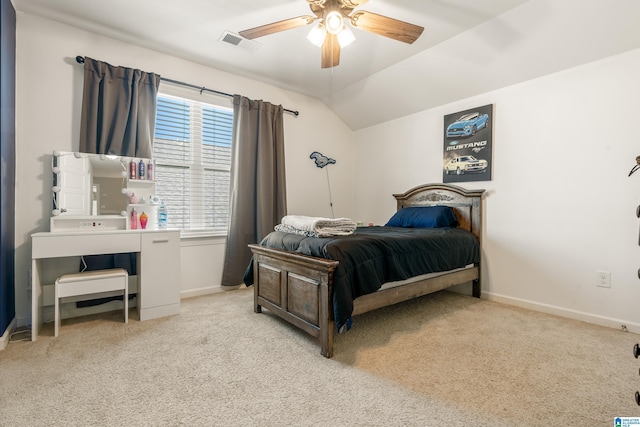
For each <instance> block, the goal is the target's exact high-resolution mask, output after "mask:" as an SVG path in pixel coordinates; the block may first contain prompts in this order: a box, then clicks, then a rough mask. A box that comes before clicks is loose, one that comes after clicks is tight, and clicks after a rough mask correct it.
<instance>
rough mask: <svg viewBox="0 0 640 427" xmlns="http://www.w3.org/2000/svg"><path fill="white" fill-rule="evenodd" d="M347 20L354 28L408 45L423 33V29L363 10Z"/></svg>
mask: <svg viewBox="0 0 640 427" xmlns="http://www.w3.org/2000/svg"><path fill="white" fill-rule="evenodd" d="M349 19H350V20H351V25H353V26H354V27H355V28H358V29H360V30H365V31H369V32H372V33H374V34H378V35H380V36H384V37H389V38H391V39H394V40H398V41H401V42H404V43H409V44H411V43H413V42H414V41H416V40H417V39H418V37H420V34H422V32H423V31H424V28H423V27H420V26H418V25H414V24H409V23H408V22H404V21H400V20H398V19H393V18H389V17H388V16H383V15H378V14H375V13H372V12H367V11H365V10H359V11H357V12H354V13H353V14H351V15H350V16H349Z"/></svg>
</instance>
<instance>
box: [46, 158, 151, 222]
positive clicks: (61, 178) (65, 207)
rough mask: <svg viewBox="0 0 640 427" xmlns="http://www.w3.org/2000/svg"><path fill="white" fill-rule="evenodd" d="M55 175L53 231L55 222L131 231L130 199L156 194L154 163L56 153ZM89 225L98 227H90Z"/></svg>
mask: <svg viewBox="0 0 640 427" xmlns="http://www.w3.org/2000/svg"><path fill="white" fill-rule="evenodd" d="M52 171H53V210H52V221H51V228H52V230H51V231H54V222H57V223H58V224H62V223H65V224H71V226H70V227H71V228H76V227H77V228H95V227H100V228H103V229H110V228H116V229H122V228H129V227H130V224H129V222H128V217H129V215H130V211H131V209H133V208H132V206H131V205H130V203H129V202H131V198H129V197H128V196H129V195H130V194H132V193H134V194H136V195H137V196H136V199H137V198H138V197H149V196H150V195H153V194H154V193H155V182H154V180H153V178H154V176H153V162H152V160H150V159H142V158H130V157H120V156H110V155H104V154H90V153H78V152H68V151H55V152H54V153H53V157H52ZM135 203H138V200H135ZM62 217H64V220H63V218H62ZM72 217H73V220H75V221H72ZM54 219H56V221H54ZM83 219H86V220H87V221H82V220H83ZM94 220H95V221H98V222H97V223H96V222H95V221H94ZM88 221H90V222H91V223H92V224H98V225H97V226H96V225H93V226H92V227H89V226H88V225H87V224H89V222H88ZM76 223H77V224H76ZM64 228H65V229H67V228H69V227H68V226H65V227H64Z"/></svg>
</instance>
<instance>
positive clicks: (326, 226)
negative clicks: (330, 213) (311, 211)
mask: <svg viewBox="0 0 640 427" xmlns="http://www.w3.org/2000/svg"><path fill="white" fill-rule="evenodd" d="M281 224H282V225H283V226H284V227H282V228H287V229H296V230H300V231H302V232H308V233H312V234H311V235H313V236H316V237H330V236H347V235H350V234H353V233H354V232H355V230H356V223H355V222H354V221H353V220H351V219H349V218H322V217H313V216H303V215H287V216H285V217H284V218H282V221H281Z"/></svg>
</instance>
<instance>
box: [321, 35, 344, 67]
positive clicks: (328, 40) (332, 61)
mask: <svg viewBox="0 0 640 427" xmlns="http://www.w3.org/2000/svg"><path fill="white" fill-rule="evenodd" d="M336 65H340V43H338V36H336V35H335V34H329V33H327V35H326V37H325V39H324V43H322V68H331V67H335V66H336Z"/></svg>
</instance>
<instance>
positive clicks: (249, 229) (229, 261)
mask: <svg viewBox="0 0 640 427" xmlns="http://www.w3.org/2000/svg"><path fill="white" fill-rule="evenodd" d="M283 111H284V110H283V108H282V106H281V105H278V106H275V105H272V104H270V103H268V102H263V101H252V100H250V99H248V98H245V97H242V96H240V95H234V97H233V119H234V125H233V149H232V154H231V187H230V189H231V197H230V199H231V200H230V215H229V235H228V237H227V248H226V255H225V260H224V270H223V274H222V286H236V285H239V284H241V283H242V279H243V276H244V272H245V270H246V268H247V266H248V265H249V262H250V261H251V251H250V250H249V248H248V247H247V245H248V244H249V243H257V242H259V241H260V240H262V238H263V237H264V236H266V235H267V234H268V233H269V232H271V231H273V227H274V226H275V225H276V224H278V223H279V222H280V220H281V219H282V217H283V216H285V215H286V213H287V197H286V182H285V169H284V130H283Z"/></svg>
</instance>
